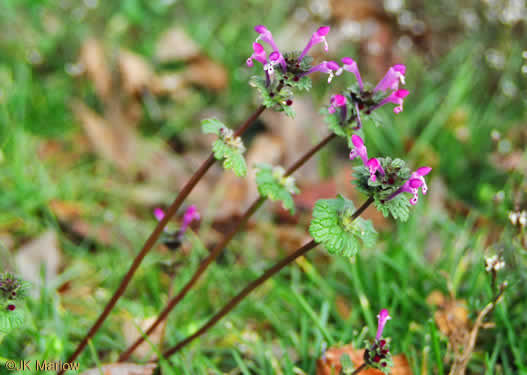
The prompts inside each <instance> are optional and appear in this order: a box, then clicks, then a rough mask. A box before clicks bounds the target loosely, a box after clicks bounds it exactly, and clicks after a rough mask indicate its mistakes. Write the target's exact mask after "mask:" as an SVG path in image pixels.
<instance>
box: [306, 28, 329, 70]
mask: <svg viewBox="0 0 527 375" xmlns="http://www.w3.org/2000/svg"><path fill="white" fill-rule="evenodd" d="M329 30H330V27H329V26H321V27H319V28H318V30H317V31H315V32H314V33H313V35H312V36H311V39H309V42H307V45H306V47H305V48H304V50H303V51H302V54H301V55H300V57H299V58H298V62H300V61H302V59H303V58H304V56H305V55H306V54H307V53H308V52H309V50H310V49H311V48H312V47H313V46H314V45H315V44H318V43H324V50H325V51H326V52H327V51H328V42H327V40H326V35H328V33H329Z"/></svg>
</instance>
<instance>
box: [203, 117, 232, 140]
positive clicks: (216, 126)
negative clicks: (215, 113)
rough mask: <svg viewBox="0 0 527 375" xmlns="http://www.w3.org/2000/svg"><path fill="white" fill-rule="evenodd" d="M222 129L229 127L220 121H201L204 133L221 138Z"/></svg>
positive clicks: (213, 119)
mask: <svg viewBox="0 0 527 375" xmlns="http://www.w3.org/2000/svg"><path fill="white" fill-rule="evenodd" d="M221 128H227V126H225V124H224V123H223V122H221V121H220V120H218V119H215V118H208V119H205V120H203V121H201V130H202V131H203V133H206V134H208V133H212V134H216V135H217V136H219V135H220V129H221Z"/></svg>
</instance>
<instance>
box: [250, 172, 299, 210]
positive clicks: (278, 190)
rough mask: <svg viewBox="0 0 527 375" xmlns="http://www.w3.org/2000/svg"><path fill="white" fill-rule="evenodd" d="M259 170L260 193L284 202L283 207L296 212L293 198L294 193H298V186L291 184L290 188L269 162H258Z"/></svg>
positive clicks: (257, 178) (273, 199) (257, 180)
mask: <svg viewBox="0 0 527 375" xmlns="http://www.w3.org/2000/svg"><path fill="white" fill-rule="evenodd" d="M257 167H258V172H256V184H257V185H258V193H260V195H261V196H262V197H265V198H269V199H271V200H272V201H280V202H282V207H283V208H284V209H286V210H289V211H290V212H291V214H294V213H295V202H294V200H293V195H292V194H293V193H295V194H296V193H298V192H299V190H298V188H297V187H296V186H294V185H293V186H290V187H289V189H288V188H287V187H286V186H285V185H284V184H282V183H281V182H280V180H279V179H278V178H277V176H275V174H274V173H273V167H272V166H270V165H268V164H258V165H257Z"/></svg>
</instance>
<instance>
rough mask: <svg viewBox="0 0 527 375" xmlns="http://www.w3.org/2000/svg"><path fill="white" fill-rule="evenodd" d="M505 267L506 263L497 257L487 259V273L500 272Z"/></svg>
mask: <svg viewBox="0 0 527 375" xmlns="http://www.w3.org/2000/svg"><path fill="white" fill-rule="evenodd" d="M504 267H505V261H504V260H503V259H501V258H499V257H498V256H497V255H493V256H491V257H486V258H485V270H486V271H487V272H491V271H495V272H497V271H499V270H501V269H502V268H504Z"/></svg>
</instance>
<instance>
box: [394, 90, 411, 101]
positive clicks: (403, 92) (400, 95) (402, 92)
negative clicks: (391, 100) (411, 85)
mask: <svg viewBox="0 0 527 375" xmlns="http://www.w3.org/2000/svg"><path fill="white" fill-rule="evenodd" d="M409 93H410V91H408V90H405V89H400V90H397V91H396V92H395V95H396V96H397V97H398V98H401V99H404V98H406V97H407V96H408V94H409Z"/></svg>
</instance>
